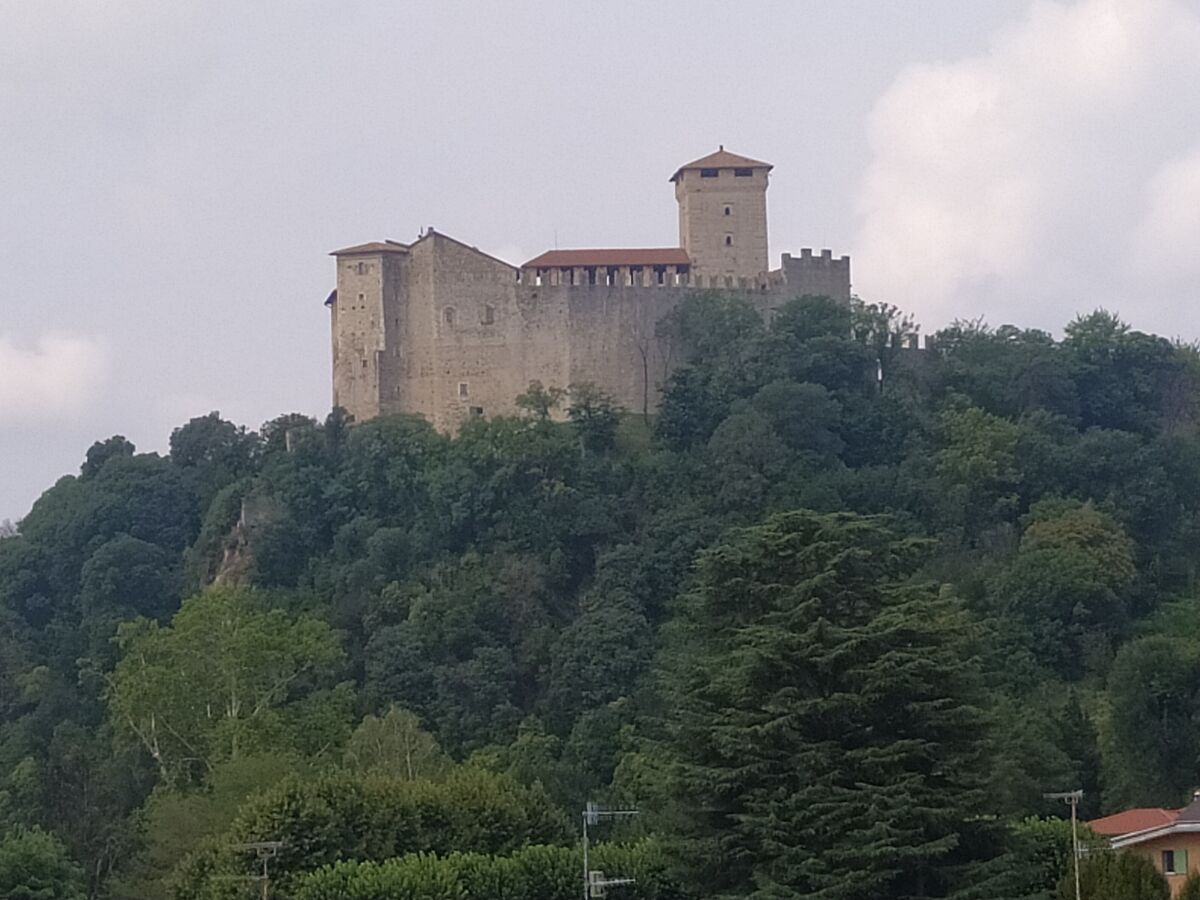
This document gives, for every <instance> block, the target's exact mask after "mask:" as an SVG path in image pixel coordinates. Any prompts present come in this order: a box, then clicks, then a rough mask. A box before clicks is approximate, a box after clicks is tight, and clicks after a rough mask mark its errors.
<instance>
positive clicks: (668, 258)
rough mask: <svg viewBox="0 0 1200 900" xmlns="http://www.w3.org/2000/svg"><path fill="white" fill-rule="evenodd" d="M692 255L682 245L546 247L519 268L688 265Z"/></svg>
mask: <svg viewBox="0 0 1200 900" xmlns="http://www.w3.org/2000/svg"><path fill="white" fill-rule="evenodd" d="M691 262H692V260H691V257H689V256H688V255H687V251H685V250H684V249H683V248H682V247H624V248H622V247H590V248H581V249H575V250H547V251H546V252H545V253H542V254H540V255H538V256H535V257H534V258H533V259H531V260H529V261H528V262H526V263H524V264H523V265H522V266H521V268H522V269H558V268H574V267H575V266H687V265H691Z"/></svg>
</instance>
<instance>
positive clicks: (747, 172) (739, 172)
mask: <svg viewBox="0 0 1200 900" xmlns="http://www.w3.org/2000/svg"><path fill="white" fill-rule="evenodd" d="M753 174H754V170H753V169H734V170H733V177H734V178H749V177H750V176H751V175H753Z"/></svg>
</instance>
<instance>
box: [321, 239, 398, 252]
mask: <svg viewBox="0 0 1200 900" xmlns="http://www.w3.org/2000/svg"><path fill="white" fill-rule="evenodd" d="M407 252H408V245H407V244H402V243H400V242H399V241H371V242H370V243H367V244H356V245H355V246H353V247H343V248H342V249H341V250H334V251H333V252H332V253H330V254H329V255H330V256H357V255H363V254H367V253H407Z"/></svg>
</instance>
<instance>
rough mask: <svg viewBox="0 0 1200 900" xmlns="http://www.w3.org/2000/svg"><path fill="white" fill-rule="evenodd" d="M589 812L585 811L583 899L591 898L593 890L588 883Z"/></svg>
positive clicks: (588, 899) (589, 899)
mask: <svg viewBox="0 0 1200 900" xmlns="http://www.w3.org/2000/svg"><path fill="white" fill-rule="evenodd" d="M587 822H588V814H587V810H584V813H583V900H591V896H592V891H591V887H590V885H589V884H588V833H587Z"/></svg>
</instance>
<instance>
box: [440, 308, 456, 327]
mask: <svg viewBox="0 0 1200 900" xmlns="http://www.w3.org/2000/svg"><path fill="white" fill-rule="evenodd" d="M442 321H443V322H445V323H446V324H447V325H449V326H451V327H453V326H454V307H453V306H447V307H446V308H445V309H443V310H442Z"/></svg>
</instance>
